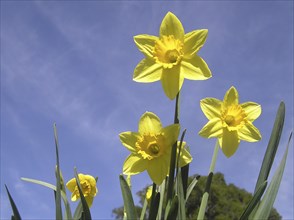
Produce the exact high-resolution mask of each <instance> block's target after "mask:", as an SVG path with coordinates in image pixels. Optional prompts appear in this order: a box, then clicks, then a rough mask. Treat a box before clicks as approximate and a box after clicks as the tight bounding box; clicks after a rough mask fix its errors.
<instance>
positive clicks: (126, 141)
mask: <svg viewBox="0 0 294 220" xmlns="http://www.w3.org/2000/svg"><path fill="white" fill-rule="evenodd" d="M139 137H140V134H139V133H137V132H131V131H126V132H122V133H120V134H119V138H120V141H121V143H122V144H123V145H124V146H125V147H126V148H127V149H128V150H129V151H131V152H136V151H137V150H136V142H137V140H138V138H139Z"/></svg>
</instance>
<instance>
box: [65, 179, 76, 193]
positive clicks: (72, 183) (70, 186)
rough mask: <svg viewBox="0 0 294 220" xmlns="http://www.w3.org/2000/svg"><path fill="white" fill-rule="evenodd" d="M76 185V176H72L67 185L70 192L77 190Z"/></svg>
mask: <svg viewBox="0 0 294 220" xmlns="http://www.w3.org/2000/svg"><path fill="white" fill-rule="evenodd" d="M76 185H77V183H76V179H75V178H72V179H71V180H69V181H68V182H67V183H66V187H67V188H68V189H69V191H70V192H73V191H74V190H75V187H76Z"/></svg>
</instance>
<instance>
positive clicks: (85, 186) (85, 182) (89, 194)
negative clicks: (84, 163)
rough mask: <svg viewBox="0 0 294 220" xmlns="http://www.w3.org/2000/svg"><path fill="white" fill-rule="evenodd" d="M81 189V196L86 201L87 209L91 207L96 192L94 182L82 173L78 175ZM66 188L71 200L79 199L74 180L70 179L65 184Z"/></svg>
mask: <svg viewBox="0 0 294 220" xmlns="http://www.w3.org/2000/svg"><path fill="white" fill-rule="evenodd" d="M78 177H79V180H80V184H81V188H82V192H83V195H84V197H85V199H86V202H87V204H88V206H89V207H91V206H92V203H93V199H94V197H95V196H96V194H97V192H98V190H97V187H96V180H95V178H94V177H93V176H90V175H84V174H82V173H79V174H78ZM66 187H67V188H68V189H69V191H70V192H71V193H72V194H71V200H72V201H77V200H78V199H79V198H80V193H79V189H78V186H77V183H76V179H75V178H72V179H71V180H70V181H68V182H67V184H66Z"/></svg>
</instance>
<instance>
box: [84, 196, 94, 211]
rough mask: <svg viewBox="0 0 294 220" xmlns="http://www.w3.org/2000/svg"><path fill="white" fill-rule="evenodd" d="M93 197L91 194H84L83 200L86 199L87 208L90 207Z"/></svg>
mask: <svg viewBox="0 0 294 220" xmlns="http://www.w3.org/2000/svg"><path fill="white" fill-rule="evenodd" d="M93 199H94V198H93V197H92V196H86V197H85V200H86V202H87V205H88V207H89V208H91V206H92V203H93Z"/></svg>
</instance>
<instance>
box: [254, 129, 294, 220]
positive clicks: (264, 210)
mask: <svg viewBox="0 0 294 220" xmlns="http://www.w3.org/2000/svg"><path fill="white" fill-rule="evenodd" d="M291 138H292V133H291V135H290V138H289V141H288V144H287V148H286V151H285V153H284V156H283V159H282V160H281V162H280V164H279V167H278V169H277V170H276V172H275V174H274V176H273V178H272V180H271V183H270V185H269V187H268V189H267V190H266V192H265V195H264V197H263V198H262V200H261V202H260V205H259V206H258V209H257V211H256V212H255V215H254V217H253V219H268V217H269V215H270V212H271V209H272V207H273V205H274V202H275V199H276V196H277V194H278V191H279V187H280V183H281V180H282V177H283V173H284V169H285V165H286V160H287V155H288V149H289V145H290V141H291Z"/></svg>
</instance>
